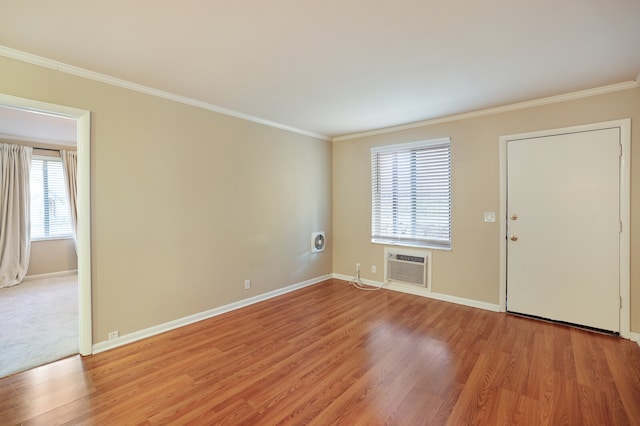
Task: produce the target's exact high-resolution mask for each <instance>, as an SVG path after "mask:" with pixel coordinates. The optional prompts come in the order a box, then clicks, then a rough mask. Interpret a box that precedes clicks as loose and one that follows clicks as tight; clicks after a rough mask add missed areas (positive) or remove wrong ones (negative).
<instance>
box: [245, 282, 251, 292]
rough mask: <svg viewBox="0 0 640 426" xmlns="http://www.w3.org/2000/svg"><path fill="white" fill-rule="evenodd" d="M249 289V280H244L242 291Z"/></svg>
mask: <svg viewBox="0 0 640 426" xmlns="http://www.w3.org/2000/svg"><path fill="white" fill-rule="evenodd" d="M250 288H251V280H244V289H245V290H249V289H250Z"/></svg>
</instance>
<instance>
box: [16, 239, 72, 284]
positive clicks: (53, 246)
mask: <svg viewBox="0 0 640 426" xmlns="http://www.w3.org/2000/svg"><path fill="white" fill-rule="evenodd" d="M76 269H78V256H76V248H75V247H74V244H73V240H72V239H60V240H39V241H32V242H31V256H30V258H29V269H27V276H32V275H41V274H50V273H53V272H66V271H75V270H76Z"/></svg>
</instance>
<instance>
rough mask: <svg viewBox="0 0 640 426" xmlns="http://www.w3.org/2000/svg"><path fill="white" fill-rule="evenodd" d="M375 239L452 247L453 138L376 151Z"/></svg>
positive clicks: (373, 170)
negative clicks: (451, 139)
mask: <svg viewBox="0 0 640 426" xmlns="http://www.w3.org/2000/svg"><path fill="white" fill-rule="evenodd" d="M371 175H372V176H371V177H372V218H371V224H372V226H371V228H372V229H371V241H372V242H374V243H383V244H400V245H408V246H418V247H430V248H441V249H450V248H451V141H450V139H449V138H446V139H437V140H431V141H422V142H415V143H410V144H402V145H391V146H384V147H376V148H372V149H371Z"/></svg>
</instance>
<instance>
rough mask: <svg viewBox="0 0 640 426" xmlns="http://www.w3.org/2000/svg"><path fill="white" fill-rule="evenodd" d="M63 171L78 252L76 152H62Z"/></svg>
mask: <svg viewBox="0 0 640 426" xmlns="http://www.w3.org/2000/svg"><path fill="white" fill-rule="evenodd" d="M60 158H62V169H63V171H64V180H65V183H66V185H65V187H66V189H67V198H68V199H69V214H70V216H71V229H73V241H74V244H75V246H76V253H77V252H78V182H77V171H78V164H77V163H78V161H77V154H76V151H64V150H62V151H60Z"/></svg>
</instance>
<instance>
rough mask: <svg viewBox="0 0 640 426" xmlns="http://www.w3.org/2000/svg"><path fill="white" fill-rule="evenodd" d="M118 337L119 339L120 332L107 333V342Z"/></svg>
mask: <svg viewBox="0 0 640 426" xmlns="http://www.w3.org/2000/svg"><path fill="white" fill-rule="evenodd" d="M118 337H120V332H119V331H118V330H116V331H111V332H109V335H108V338H109V340H113V339H117V338H118Z"/></svg>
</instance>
